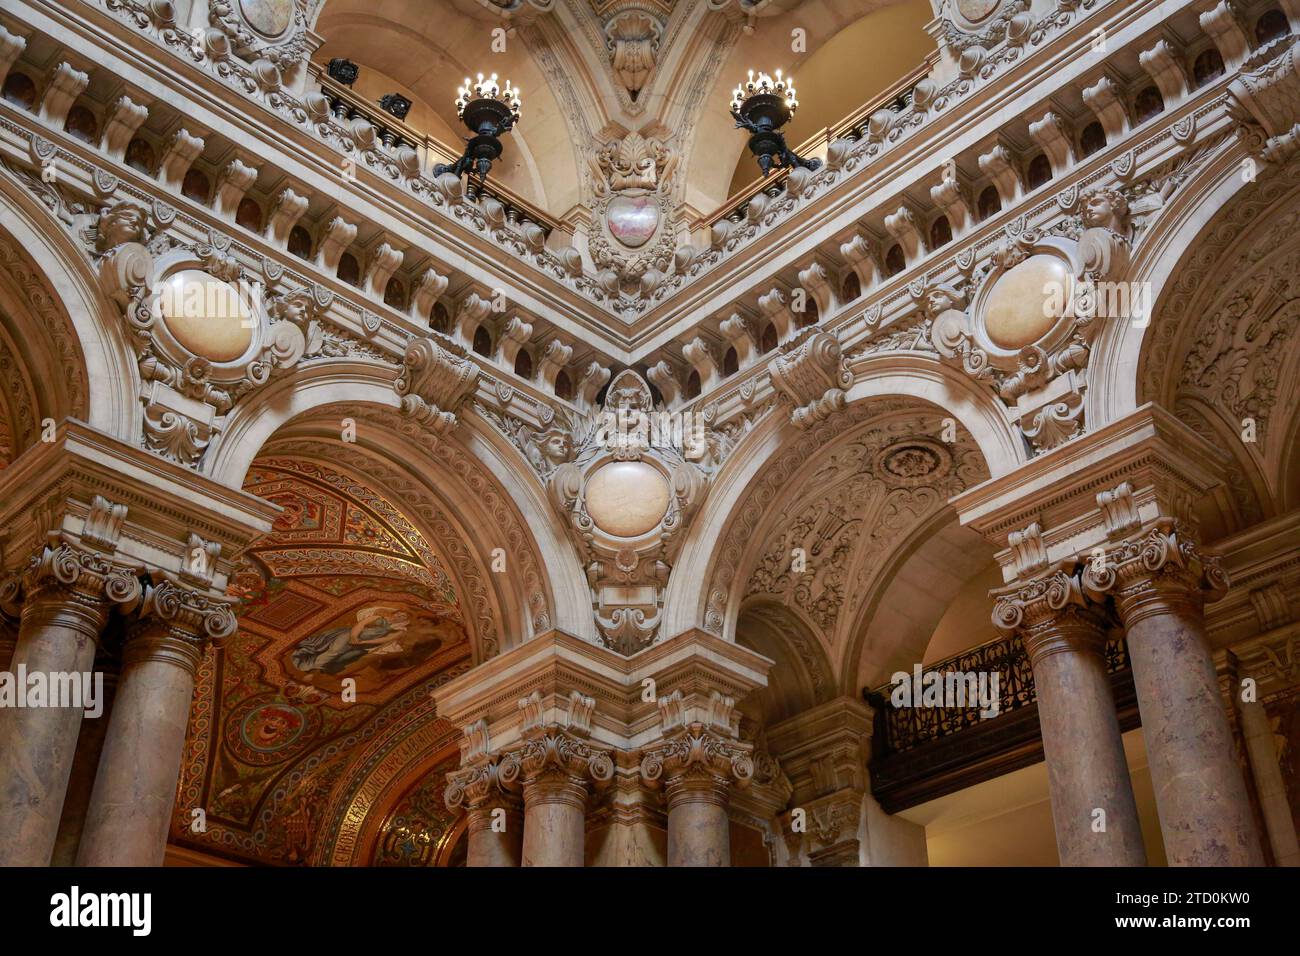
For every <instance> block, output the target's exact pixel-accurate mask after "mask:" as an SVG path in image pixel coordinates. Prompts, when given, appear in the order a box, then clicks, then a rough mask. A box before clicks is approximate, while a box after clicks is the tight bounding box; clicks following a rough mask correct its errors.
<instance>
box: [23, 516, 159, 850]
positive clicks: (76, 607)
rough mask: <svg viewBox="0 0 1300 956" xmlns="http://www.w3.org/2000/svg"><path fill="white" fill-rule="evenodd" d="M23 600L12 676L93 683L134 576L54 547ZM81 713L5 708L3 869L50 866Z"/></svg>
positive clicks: (134, 586)
mask: <svg viewBox="0 0 1300 956" xmlns="http://www.w3.org/2000/svg"><path fill="white" fill-rule="evenodd" d="M23 591H24V593H25V600H24V603H23V610H22V623H21V625H20V627H19V633H18V642H17V645H16V647H15V649H14V654H13V660H12V662H11V670H12V671H13V672H14V673H18V672H19V671H20V670H21V671H22V672H23V673H25V674H26V675H29V679H30V675H42V676H43V677H44V678H45V679H46V680H47V681H49V680H50V679H51V678H52V677H54V676H55V675H75V676H80V675H87V674H90V673H91V667H92V665H93V663H94V660H95V648H96V641H97V640H98V639H99V634H100V631H101V630H102V629H103V627H104V624H105V622H106V621H107V619H108V615H109V613H110V611H111V609H112V608H113V607H114V605H128V606H129V605H132V604H134V603H135V602H136V601H138V599H139V596H140V581H139V578H138V577H136V576H135V575H134V574H133V573H132V571H131V569H128V568H124V567H122V566H120V565H117V564H114V563H113V562H112V561H111V560H110V559H109V558H107V557H105V556H104V555H103V554H101V553H99V552H97V551H95V550H93V549H90V548H85V547H82V546H80V545H78V544H74V543H71V542H68V541H58V540H56V541H55V542H53V543H52V544H51V545H50V546H49V547H46V548H44V549H43V551H42V552H41V554H40V555H39V556H37V557H36V558H34V559H33V561H32V564H31V566H30V567H29V568H28V570H27V573H26V574H25V575H24V579H23ZM83 714H84V709H83V708H82V707H4V708H0V866H46V865H48V864H49V862H50V859H51V854H52V852H53V850H54V843H55V839H56V836H57V834H58V831H59V819H60V816H61V814H62V811H63V800H64V794H65V792H66V789H67V786H68V777H69V774H70V772H71V769H72V763H73V757H74V755H75V753H76V748H77V736H78V731H79V730H80V728H81V722H82V716H83Z"/></svg>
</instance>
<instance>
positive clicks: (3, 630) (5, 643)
mask: <svg viewBox="0 0 1300 956" xmlns="http://www.w3.org/2000/svg"><path fill="white" fill-rule="evenodd" d="M22 593H23V577H22V575H21V574H10V575H8V576H6V577H4V578H0V671H5V670H8V669H9V664H10V662H11V661H12V660H13V656H14V648H15V647H16V646H17V645H18V627H19V625H20V624H21V621H22V609H23V602H22Z"/></svg>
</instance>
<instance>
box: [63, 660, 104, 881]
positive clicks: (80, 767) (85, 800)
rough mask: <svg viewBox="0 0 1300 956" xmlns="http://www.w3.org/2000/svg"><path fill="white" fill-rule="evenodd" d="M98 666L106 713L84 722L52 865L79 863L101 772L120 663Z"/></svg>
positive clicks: (78, 740) (98, 662)
mask: <svg viewBox="0 0 1300 956" xmlns="http://www.w3.org/2000/svg"><path fill="white" fill-rule="evenodd" d="M95 669H96V671H97V672H99V673H102V674H103V675H104V712H103V713H102V714H100V715H99V716H98V717H96V718H95V719H93V720H91V719H90V718H86V719H83V720H82V722H81V733H80V734H79V735H78V736H77V752H76V755H75V756H74V757H73V758H72V773H71V774H70V775H69V777H68V789H67V793H66V795H65V796H64V798H63V814H62V815H61V817H60V819H59V833H58V836H57V837H55V840H54V853H53V855H52V856H51V857H50V865H51V866H73V865H75V864H76V862H77V847H78V845H79V844H80V843H81V831H82V829H83V828H84V827H85V825H86V811H87V810H88V809H90V795H91V792H92V791H93V790H94V787H95V774H96V773H98V771H99V758H100V756H101V754H102V753H103V751H104V740H105V739H106V738H107V736H108V723H109V720H110V718H111V715H112V706H113V698H114V697H115V696H116V694H117V677H118V662H117V661H115V660H109V659H107V658H106V657H103V656H101V657H100V658H97V659H96V661H95Z"/></svg>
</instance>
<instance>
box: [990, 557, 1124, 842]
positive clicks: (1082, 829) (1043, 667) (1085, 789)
mask: <svg viewBox="0 0 1300 956" xmlns="http://www.w3.org/2000/svg"><path fill="white" fill-rule="evenodd" d="M993 596H994V597H996V598H997V603H996V604H995V606H994V609H993V623H994V624H996V625H997V626H998V627H1000V628H1001V629H1003V630H1005V631H1014V632H1018V633H1019V634H1020V639H1021V641H1022V642H1023V644H1024V646H1025V650H1026V652H1027V653H1028V654H1029V660H1030V663H1031V664H1032V666H1033V669H1034V690H1035V693H1036V695H1037V698H1038V722H1039V725H1040V727H1041V730H1042V736H1043V754H1044V757H1045V758H1046V761H1047V779H1048V788H1049V790H1050V793H1051V800H1052V821H1053V823H1054V825H1055V829H1056V847H1057V851H1058V853H1059V854H1060V858H1061V865H1062V866H1145V865H1146V862H1147V860H1146V850H1145V848H1144V847H1143V845H1142V828H1141V825H1140V823H1139V821H1138V813H1137V803H1136V801H1135V800H1134V799H1133V787H1132V783H1131V781H1130V779H1129V772H1128V764H1127V762H1126V761H1125V759H1124V745H1123V741H1122V739H1121V737H1120V730H1119V719H1118V717H1117V716H1116V714H1115V699H1114V695H1113V694H1112V693H1111V688H1110V681H1109V679H1108V677H1107V675H1106V662H1105V656H1104V649H1105V642H1106V632H1105V618H1104V616H1103V614H1102V610H1101V608H1099V607H1098V606H1096V605H1095V604H1093V603H1092V602H1090V601H1089V600H1088V599H1087V598H1086V597H1085V596H1084V594H1083V592H1082V589H1081V587H1080V581H1079V577H1078V574H1077V573H1076V570H1075V567H1074V565H1073V564H1072V563H1070V564H1062V565H1058V566H1056V567H1054V568H1052V569H1050V570H1048V571H1047V572H1045V573H1044V574H1042V575H1040V576H1039V577H1037V578H1034V579H1032V580H1030V581H1028V582H1026V583H1023V584H1018V585H1012V586H1010V587H1007V588H1002V589H999V590H997V591H994V592H993ZM1098 811H1101V814H1099V813H1098Z"/></svg>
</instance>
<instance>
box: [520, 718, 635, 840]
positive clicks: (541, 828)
mask: <svg viewBox="0 0 1300 956" xmlns="http://www.w3.org/2000/svg"><path fill="white" fill-rule="evenodd" d="M515 760H517V761H518V764H519V770H518V771H515V769H514V768H513V766H512V764H513V762H514V761H515ZM498 772H499V773H500V774H502V775H504V776H506V777H508V778H509V777H513V775H514V774H515V773H516V772H518V773H521V774H522V779H523V781H524V850H523V865H524V866H582V865H583V864H584V862H585V839H586V825H587V818H586V809H587V785H588V781H589V780H594V781H597V782H603V781H607V780H609V779H610V778H611V777H613V776H614V762H613V760H611V759H610V756H609V754H607V753H605V752H604V751H600V750H596V749H595V748H593V747H591V746H589V745H588V744H586V743H585V742H583V741H582V740H579V739H577V738H576V737H574V736H573V735H571V734H568V733H565V732H563V731H546V732H541V733H537V734H535V735H534V736H533V737H531V738H530V739H528V740H526V741H525V742H524V744H523V745H522V746H521V747H520V748H519V749H518V750H516V751H512V752H511V753H509V754H507V755H506V756H505V757H503V758H502V766H501V767H500V768H499V770H498Z"/></svg>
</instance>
